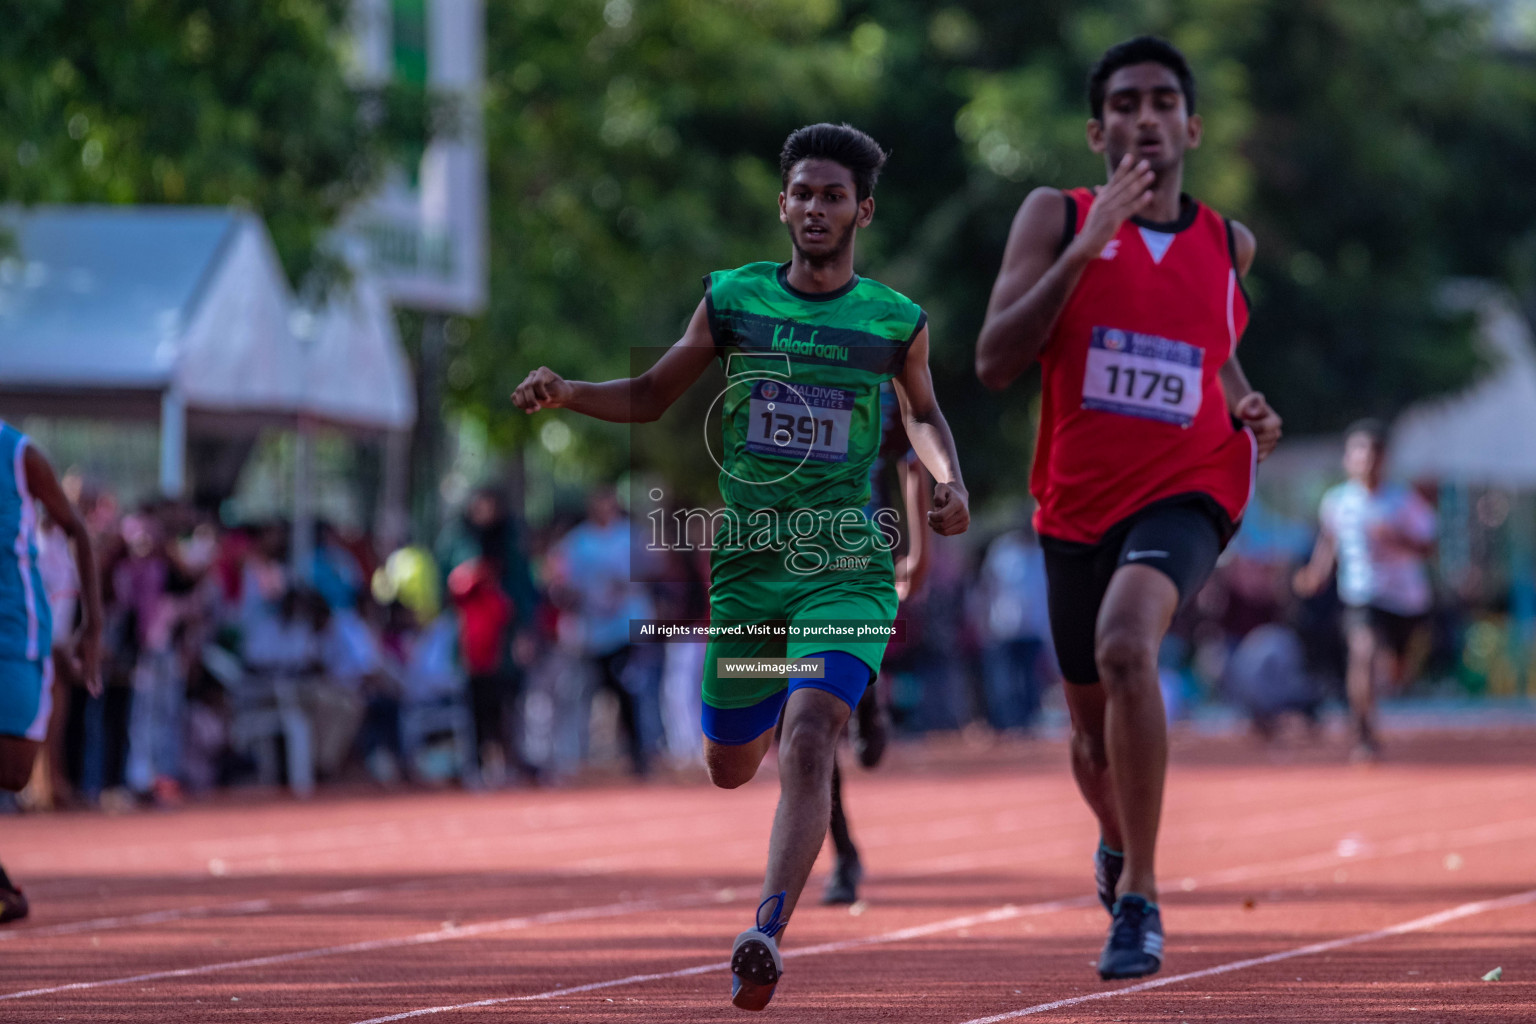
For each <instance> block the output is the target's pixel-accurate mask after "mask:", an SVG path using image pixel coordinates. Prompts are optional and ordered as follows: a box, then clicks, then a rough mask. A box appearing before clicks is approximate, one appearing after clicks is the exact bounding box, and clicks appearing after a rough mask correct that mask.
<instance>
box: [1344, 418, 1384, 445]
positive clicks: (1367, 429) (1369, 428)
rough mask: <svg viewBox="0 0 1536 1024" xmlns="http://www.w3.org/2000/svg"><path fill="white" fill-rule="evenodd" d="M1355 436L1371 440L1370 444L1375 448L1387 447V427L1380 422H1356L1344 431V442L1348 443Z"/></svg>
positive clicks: (1374, 420) (1371, 420)
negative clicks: (1359, 435)
mask: <svg viewBox="0 0 1536 1024" xmlns="http://www.w3.org/2000/svg"><path fill="white" fill-rule="evenodd" d="M1356 434H1364V435H1365V436H1366V437H1368V438H1370V439H1371V442H1372V443H1373V444H1375V445H1376V447H1377V448H1385V447H1386V446H1387V425H1386V424H1385V423H1383V422H1381V420H1377V419H1364V420H1356V421H1355V422H1353V423H1351V424H1350V425H1349V426H1348V427H1347V428H1346V429H1345V430H1344V440H1346V441H1348V440H1349V439H1350V438H1352V437H1354V436H1355V435H1356Z"/></svg>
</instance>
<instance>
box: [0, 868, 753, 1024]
mask: <svg viewBox="0 0 1536 1024" xmlns="http://www.w3.org/2000/svg"><path fill="white" fill-rule="evenodd" d="M734 899H735V894H734V890H730V889H718V890H715V891H713V892H706V893H689V894H688V895H686V896H679V897H673V898H670V899H653V900H628V901H624V902H621V903H605V904H602V905H600V906H593V907H578V908H576V909H574V910H555V911H549V912H546V913H543V914H530V915H528V916H525V917H507V918H502V919H501V920H499V921H482V922H480V923H478V924H466V925H454V926H452V927H448V928H440V929H437V930H435V931H430V932H417V933H416V934H414V935H401V936H396V937H394V938H389V939H369V940H366V941H363V942H349V943H346V944H344V945H340V946H324V947H321V948H318V949H300V950H294V951H293V952H290V953H274V954H272V955H270V956H257V957H249V958H247V959H244V960H226V961H224V962H222V963H216V964H202V965H201V966H198V967H179V968H174V969H171V970H164V971H148V972H146V973H143V974H135V975H131V976H129V977H125V978H102V979H100V980H97V981H76V982H71V983H69V984H65V985H50V986H47V987H44V988H31V989H25V990H23V991H19V992H5V993H0V1000H10V999H27V998H29V997H32V996H46V995H55V994H57V993H59V992H82V991H86V990H89V989H97V988H111V987H113V986H116V985H132V984H134V983H135V982H141V981H160V980H163V979H166V978H191V977H196V976H198V975H201V974H217V973H219V972H220V971H232V970H240V969H242V968H248V967H271V966H274V965H277V964H290V963H296V962H298V961H301V960H315V959H319V958H321V957H328V956H341V955H343V954H347V953H372V952H376V951H378V950H384V949H400V948H403V947H407V946H425V945H431V944H434V943H438V942H449V941H451V940H454V939H466V938H476V937H479V936H482V935H491V934H495V933H497V932H509V931H518V930H520V929H523V928H533V927H536V926H538V925H544V924H565V923H568V922H571V921H590V920H595V919H597V918H604V917H622V916H624V915H626V914H640V913H650V912H654V911H658V910H674V909H678V908H682V907H689V906H694V905H698V904H709V903H729V902H731V901H732V900H734Z"/></svg>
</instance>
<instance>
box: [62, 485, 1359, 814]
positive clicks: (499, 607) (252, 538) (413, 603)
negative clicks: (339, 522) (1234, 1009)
mask: <svg viewBox="0 0 1536 1024" xmlns="http://www.w3.org/2000/svg"><path fill="white" fill-rule="evenodd" d="M66 488H67V489H68V490H70V492H71V497H72V498H73V500H75V501H76V503H77V505H78V507H79V508H80V511H81V513H82V517H83V518H84V520H85V521H86V523H87V525H88V527H89V529H90V530H91V532H92V535H93V537H94V539H95V544H96V547H97V550H98V553H99V554H98V559H99V564H100V570H101V573H102V592H103V600H104V604H105V610H106V643H105V648H106V659H105V666H104V682H105V684H106V689H105V693H104V695H103V696H102V697H101V698H91V697H89V696H88V695H87V693H86V691H85V689H84V688H83V686H81V685H80V681H79V680H75V679H70V678H69V676H68V660H67V659H59V660H58V662H59V669H60V671H59V676H58V680H57V686H58V692H57V694H56V698H57V699H56V707H55V720H54V722H53V727H52V729H51V730H50V738H49V745H48V751H49V756H48V758H47V759H46V760H45V761H44V767H43V768H41V769H40V771H39V774H38V777H37V778H36V779H35V780H34V787H33V789H34V790H35V791H37V792H34V793H33V799H34V800H36V799H41V800H42V801H45V802H51V803H54V804H67V803H69V802H72V801H74V802H82V803H96V802H100V803H103V804H105V805H107V806H131V805H134V804H139V803H147V802H148V803H175V802H177V801H179V800H182V799H184V798H185V797H186V795H187V794H188V793H198V792H204V791H207V790H210V789H213V788H215V787H219V786H224V785H230V784H237V783H240V782H243V781H251V780H261V781H267V782H273V783H276V782H282V781H286V782H288V783H289V784H295V783H296V782H301V781H306V780H307V778H308V777H309V776H310V774H311V773H312V777H313V779H314V780H316V781H318V782H320V783H325V782H327V781H329V780H342V781H346V780H351V781H354V782H359V783H362V782H370V781H371V782H372V783H374V784H382V785H391V784H397V783H424V784H431V783H444V782H447V781H450V780H458V781H459V782H462V783H464V784H467V785H486V786H495V785H502V784H515V783H519V782H522V783H540V782H546V783H559V782H561V781H564V780H566V779H569V778H571V777H573V776H574V775H576V774H577V773H579V772H581V771H583V770H585V769H586V768H587V766H588V765H590V763H591V762H592V761H593V760H594V759H599V760H602V761H604V762H605V767H604V769H603V770H605V771H613V770H617V769H619V768H622V769H624V770H627V771H629V772H631V773H633V774H634V775H635V776H642V777H643V776H646V775H648V774H650V773H651V772H652V771H654V770H655V769H656V768H657V767H658V766H660V767H662V768H664V769H668V770H670V769H673V768H677V767H679V766H685V765H688V764H690V763H693V762H696V761H697V759H698V758H699V738H698V711H699V708H698V702H699V682H698V680H699V671H700V668H701V664H702V658H703V647H702V644H698V643H668V644H660V643H640V644H636V643H633V642H632V639H633V637H632V632H631V629H630V623H631V621H632V620H643V619H651V618H661V619H673V620H703V619H706V618H707V616H708V583H707V580H708V562H707V558H708V555H707V552H703V551H698V552H672V553H670V554H669V555H667V556H666V557H668V558H670V559H672V560H673V564H670V565H667V566H666V567H665V571H664V572H663V573H660V574H659V575H660V576H662V577H665V578H666V579H667V580H669V581H670V582H668V583H665V584H646V583H637V582H634V581H633V579H634V577H633V574H632V571H631V568H632V567H631V558H632V550H633V545H634V538H633V536H632V531H633V529H634V527H633V524H632V523H631V522H630V520H629V519H627V518H626V517H625V515H624V514H623V512H622V509H621V507H620V505H619V502H618V501H617V499H616V496H615V494H614V492H613V491H612V490H611V489H609V488H598V489H596V490H594V491H592V492H591V493H590V495H589V496H588V500H587V504H586V508H585V512H584V515H583V516H581V517H569V518H567V519H565V520H563V521H559V522H556V523H554V524H552V525H551V526H549V527H547V528H545V529H543V530H540V531H537V532H530V531H529V530H527V529H526V528H525V527H524V526H523V524H522V523H520V522H519V520H518V519H517V518H516V517H515V516H513V515H512V514H511V513H510V512H509V509H508V507H507V503H506V501H505V500H504V499H503V498H502V496H501V495H500V494H499V493H498V492H497V491H495V490H493V489H484V490H480V491H477V492H476V493H474V494H473V495H472V497H471V498H470V500H469V501H468V502H467V504H466V506H465V508H464V509H463V510H462V513H461V515H459V516H458V517H457V519H456V520H455V522H454V523H453V524H452V525H451V527H450V528H449V529H448V530H447V531H446V532H445V535H444V536H443V537H442V538H440V540H439V542H438V543H437V544H436V545H435V546H434V548H433V549H432V550H428V549H426V548H424V547H404V548H401V549H399V550H396V551H393V552H389V553H383V552H380V551H378V550H377V549H376V547H375V545H374V543H373V542H372V540H371V539H370V538H369V537H367V536H365V535H363V534H361V533H358V532H355V531H348V530H346V529H342V528H338V527H335V526H332V525H329V524H321V525H320V526H319V527H318V529H317V531H316V536H315V543H314V545H313V564H312V565H311V566H309V568H308V571H307V572H305V573H302V574H296V573H295V572H294V571H293V567H292V564H291V559H290V540H291V529H290V527H289V525H288V524H286V523H282V522H269V523H261V524H251V525H244V526H224V525H220V524H219V523H218V522H216V521H215V520H214V519H213V518H212V517H210V516H208V515H204V514H199V513H197V512H195V511H193V510H192V509H190V508H189V507H187V506H185V505H182V504H177V503H173V502H161V503H156V504H153V505H149V506H146V507H143V508H139V509H135V510H132V511H125V510H122V509H119V508H118V507H117V505H116V503H115V501H114V500H113V497H112V495H111V494H109V493H104V492H99V491H95V490H93V489H92V488H90V487H89V486H85V485H83V484H82V482H81V481H80V480H79V479H77V478H73V477H70V478H66ZM42 540H43V545H42V546H43V553H42V556H41V558H42V562H43V564H44V569H45V572H46V574H47V585H48V588H49V592H50V599H51V600H52V601H53V602H54V604H55V612H56V614H55V616H54V621H55V622H56V623H57V625H58V632H59V636H60V638H63V637H65V636H67V635H68V633H69V632H70V630H71V628H72V624H73V623H74V621H75V612H74V607H73V605H74V599H75V597H74V595H75V593H76V590H77V585H76V581H75V580H74V579H73V578H72V573H73V563H72V561H71V560H70V558H69V557H68V553H67V548H66V546H65V543H64V540H63V538H62V536H61V535H60V534H59V533H58V531H57V530H56V529H45V531H44V534H43V538H42ZM1293 569H1294V566H1293V565H1292V564H1291V562H1290V561H1288V560H1282V559H1271V560H1262V559H1257V558H1253V557H1248V556H1245V555H1243V554H1242V553H1240V552H1237V553H1233V554H1231V555H1230V556H1229V557H1228V558H1227V559H1225V560H1224V562H1223V564H1222V565H1221V567H1220V568H1219V569H1218V571H1217V573H1216V576H1215V578H1214V579H1213V580H1212V581H1211V583H1210V584H1209V585H1208V586H1207V588H1206V590H1205V591H1204V592H1202V594H1201V595H1200V597H1199V598H1198V599H1197V600H1196V601H1195V602H1193V603H1192V604H1191V606H1190V607H1189V608H1188V609H1187V610H1186V611H1185V612H1184V613H1181V615H1180V617H1179V619H1178V620H1177V621H1176V622H1175V624H1174V628H1173V630H1172V632H1171V634H1170V637H1169V640H1168V643H1167V647H1166V649H1165V658H1164V663H1165V687H1164V689H1165V696H1166V698H1167V701H1168V704H1169V711H1170V715H1171V716H1172V717H1175V718H1176V717H1178V716H1179V715H1180V714H1181V713H1182V712H1183V711H1185V710H1186V709H1187V708H1189V707H1190V706H1191V705H1193V704H1195V703H1197V702H1200V701H1204V700H1209V699H1212V698H1218V697H1222V696H1225V698H1226V699H1228V700H1230V701H1232V702H1233V703H1235V704H1237V705H1238V706H1239V707H1241V708H1242V709H1243V710H1244V711H1245V713H1248V714H1250V715H1252V717H1253V719H1254V722H1255V724H1256V725H1258V726H1259V728H1260V731H1267V730H1270V729H1271V728H1272V725H1273V722H1274V720H1275V718H1276V716H1278V715H1280V714H1282V713H1284V712H1286V711H1292V710H1294V711H1298V712H1300V713H1301V714H1302V715H1303V716H1306V717H1308V718H1313V719H1315V716H1316V713H1317V710H1318V708H1319V707H1320V706H1321V705H1322V703H1323V702H1324V701H1325V700H1327V699H1328V698H1329V697H1330V696H1332V695H1334V694H1336V693H1337V692H1338V689H1339V684H1338V679H1339V678H1340V676H1341V673H1342V669H1341V666H1342V663H1343V650H1342V640H1341V639H1340V634H1339V631H1338V627H1337V622H1336V618H1335V615H1334V612H1335V609H1334V607H1332V606H1331V605H1330V604H1329V602H1330V601H1331V600H1333V598H1332V596H1331V594H1326V593H1325V594H1323V595H1320V596H1319V597H1317V598H1314V599H1311V600H1307V601H1303V600H1300V599H1298V598H1296V597H1295V596H1294V595H1293V593H1292V590H1291V587H1290V583H1289V579H1290V573H1291V572H1292V571H1293ZM296 576H302V577H303V578H302V579H299V578H296ZM900 618H901V620H902V623H903V628H904V636H903V638H902V639H901V640H900V642H897V643H893V644H892V646H891V648H890V650H889V652H888V655H887V659H886V670H885V672H884V673H883V674H882V678H881V680H880V684H879V685H880V687H881V690H882V696H883V698H884V700H885V703H886V704H887V706H888V707H889V708H890V710H891V714H892V717H893V720H894V722H895V725H896V727H897V729H898V730H901V731H905V732H908V733H918V732H925V731H929V730H945V729H962V728H973V729H975V728H985V729H987V730H990V731H995V732H1011V733H1017V734H1028V733H1029V732H1031V731H1032V730H1033V729H1035V728H1036V727H1037V726H1038V724H1039V722H1040V718H1041V715H1042V709H1048V708H1050V707H1053V706H1054V707H1059V698H1056V697H1055V695H1054V694H1053V692H1052V691H1053V688H1054V687H1055V686H1057V685H1058V684H1059V676H1058V674H1057V670H1056V667H1055V660H1054V657H1053V655H1052V651H1051V643H1050V630H1049V620H1048V616H1047V613H1046V599H1045V577H1044V565H1043V559H1042V557H1041V553H1040V549H1039V547H1038V544H1037V543H1036V541H1035V539H1034V537H1033V535H1032V534H1031V532H1030V530H1029V528H1028V527H1027V525H1025V519H1024V516H1023V514H1022V510H1021V512H1020V515H1019V516H1018V519H1017V522H1016V524H1015V525H1014V526H1013V527H1012V528H1008V529H1004V530H1002V531H1001V532H997V531H993V533H992V534H991V535H990V536H987V535H980V536H977V537H974V538H968V539H966V540H965V541H964V542H942V543H937V544H935V545H934V548H933V555H932V564H931V567H930V569H929V573H928V576H927V579H926V582H925V585H924V586H922V587H921V588H920V589H919V591H918V592H917V593H916V594H914V595H913V596H912V597H911V598H910V599H908V600H907V601H906V602H904V604H903V606H902V610H901V613H900ZM599 695H602V697H601V700H600V701H599ZM595 704H597V705H598V706H599V707H602V708H603V709H604V712H603V713H602V714H599V715H596V716H594V714H593V709H594V705H595ZM279 755H281V756H279ZM295 755H298V756H299V758H300V759H299V760H298V761H296V760H295ZM285 758H286V759H285Z"/></svg>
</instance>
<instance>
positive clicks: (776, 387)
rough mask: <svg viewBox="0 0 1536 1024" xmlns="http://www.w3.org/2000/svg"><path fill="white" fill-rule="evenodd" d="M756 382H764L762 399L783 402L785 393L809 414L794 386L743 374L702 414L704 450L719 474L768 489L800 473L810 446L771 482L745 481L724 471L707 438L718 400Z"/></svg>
mask: <svg viewBox="0 0 1536 1024" xmlns="http://www.w3.org/2000/svg"><path fill="white" fill-rule="evenodd" d="M758 380H760V381H763V382H764V383H763V388H762V394H763V397H764V398H766V399H769V400H770V401H771V400H779V401H784V400H786V399H785V393H787V394H788V395H789V396H792V397H793V399H794V401H797V402H799V403H800V404H801V405H802V406H804V407H805V409H806V411H807V412H809V411H810V408H811V403H810V402H807V401H806V400H805V396H804V395H802V394H801V393H800V392H798V391H796V390H795V387H794V385H792V384H788V383H786V382H784V381H782V380H778V379H776V378H773V377H769V376H767V375H766V374H743V375H742V376H739V377H734V378H732V379H731V382H730V383H729V384H727V385H726V386H725V388H724V389H723V390H722V391H721V392H720V393H719V394H718V395H716V396H715V400H714V401H713V402H710V403H709V411H708V412H706V413H705V414H704V450H705V451H707V452H709V457H710V459H711V460H713V461H714V463H715V465H716V466H717V467H718V468H719V470H720V472H722V473H724V474H725V475H726V476H728V477H730V478H731V479H732V480H735V481H737V482H738V483H743V484H746V485H747V486H748V487H768V486H770V485H772V484H776V483H779V482H780V481H783V480H788V479H789V478H790V477H792V476H794V475H795V474H796V473H798V472H800V467H801V466H803V465H805V464H806V462H807V461H808V460H809V459H810V457H811V448H810V445H807V446H806V448H805V454H804V455H802V456H800V461H799V462H797V463H795V465H794V466H793V467H792V468H791V469H790V470H789V471H788V472H786V473H783V474H782V475H780V476H776V477H774V478H773V479H772V480H747V479H744V478H743V477H739V476H737V475H736V474H735V473H732V472H731V471H730V470H728V469H726V468H725V462H724V461H723V460H722V459H721V458H720V456H718V455H716V454H715V448H714V445H713V444H711V443H710V437H709V419H710V417H711V416H713V415H714V414H715V406H717V405H719V404H720V399H722V398H724V397H725V396H726V393H727V392H729V391H730V390H731V389H732V388H734V387H737V386H739V385H742V384H746V385H748V386H750V385H751V384H752V382H753V381H758ZM770 388H771V389H772V390H773V394H772V395H770V394H768V391H769V389H770ZM781 433H782V431H781ZM774 440H775V441H777V440H778V439H777V438H776V437H775V438H774ZM790 440H793V438H790ZM788 443H789V442H788V441H784V442H780V447H783V446H784V445H786V444H788Z"/></svg>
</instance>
